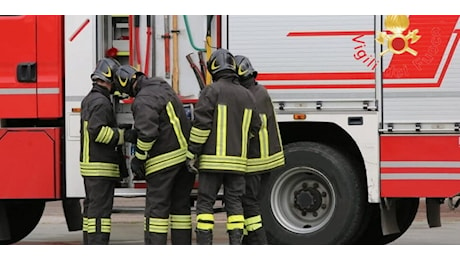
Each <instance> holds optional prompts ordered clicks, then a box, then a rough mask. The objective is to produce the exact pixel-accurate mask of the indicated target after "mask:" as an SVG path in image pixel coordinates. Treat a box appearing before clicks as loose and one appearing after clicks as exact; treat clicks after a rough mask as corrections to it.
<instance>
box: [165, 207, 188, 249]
mask: <svg viewBox="0 0 460 260" xmlns="http://www.w3.org/2000/svg"><path fill="white" fill-rule="evenodd" d="M169 219H170V223H171V244H173V245H191V244H192V216H191V215H174V214H171V215H170V218H169Z"/></svg>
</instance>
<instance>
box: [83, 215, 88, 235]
mask: <svg viewBox="0 0 460 260" xmlns="http://www.w3.org/2000/svg"><path fill="white" fill-rule="evenodd" d="M82 230H83V232H88V218H86V217H84V218H83V226H82Z"/></svg>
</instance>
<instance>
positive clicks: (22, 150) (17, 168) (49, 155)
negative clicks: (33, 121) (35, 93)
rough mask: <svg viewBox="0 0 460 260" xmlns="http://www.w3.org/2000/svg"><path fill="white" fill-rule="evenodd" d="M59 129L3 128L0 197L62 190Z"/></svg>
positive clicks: (55, 193) (44, 196)
mask: <svg viewBox="0 0 460 260" xmlns="http://www.w3.org/2000/svg"><path fill="white" fill-rule="evenodd" d="M60 159H61V158H60V129H59V128H30V129H23V128H21V129H13V128H10V129H0V165H2V171H0V178H1V180H2V181H1V182H0V199H35V198H41V199H55V198H59V197H60V194H61V188H60V186H61V179H60Z"/></svg>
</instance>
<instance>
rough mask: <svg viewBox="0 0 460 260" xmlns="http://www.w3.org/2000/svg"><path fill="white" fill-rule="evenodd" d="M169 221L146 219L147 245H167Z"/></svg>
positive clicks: (145, 240) (145, 234) (145, 237)
mask: <svg viewBox="0 0 460 260" xmlns="http://www.w3.org/2000/svg"><path fill="white" fill-rule="evenodd" d="M168 229H169V219H167V218H166V219H164V218H144V243H145V244H146V245H166V242H167V236H168Z"/></svg>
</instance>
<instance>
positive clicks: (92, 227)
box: [83, 218, 112, 234]
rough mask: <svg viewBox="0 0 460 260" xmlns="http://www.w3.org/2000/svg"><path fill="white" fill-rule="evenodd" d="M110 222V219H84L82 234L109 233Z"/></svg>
mask: <svg viewBox="0 0 460 260" xmlns="http://www.w3.org/2000/svg"><path fill="white" fill-rule="evenodd" d="M111 229H112V221H111V219H110V218H84V219H83V232H88V234H92V233H97V232H100V233H110V231H111Z"/></svg>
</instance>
